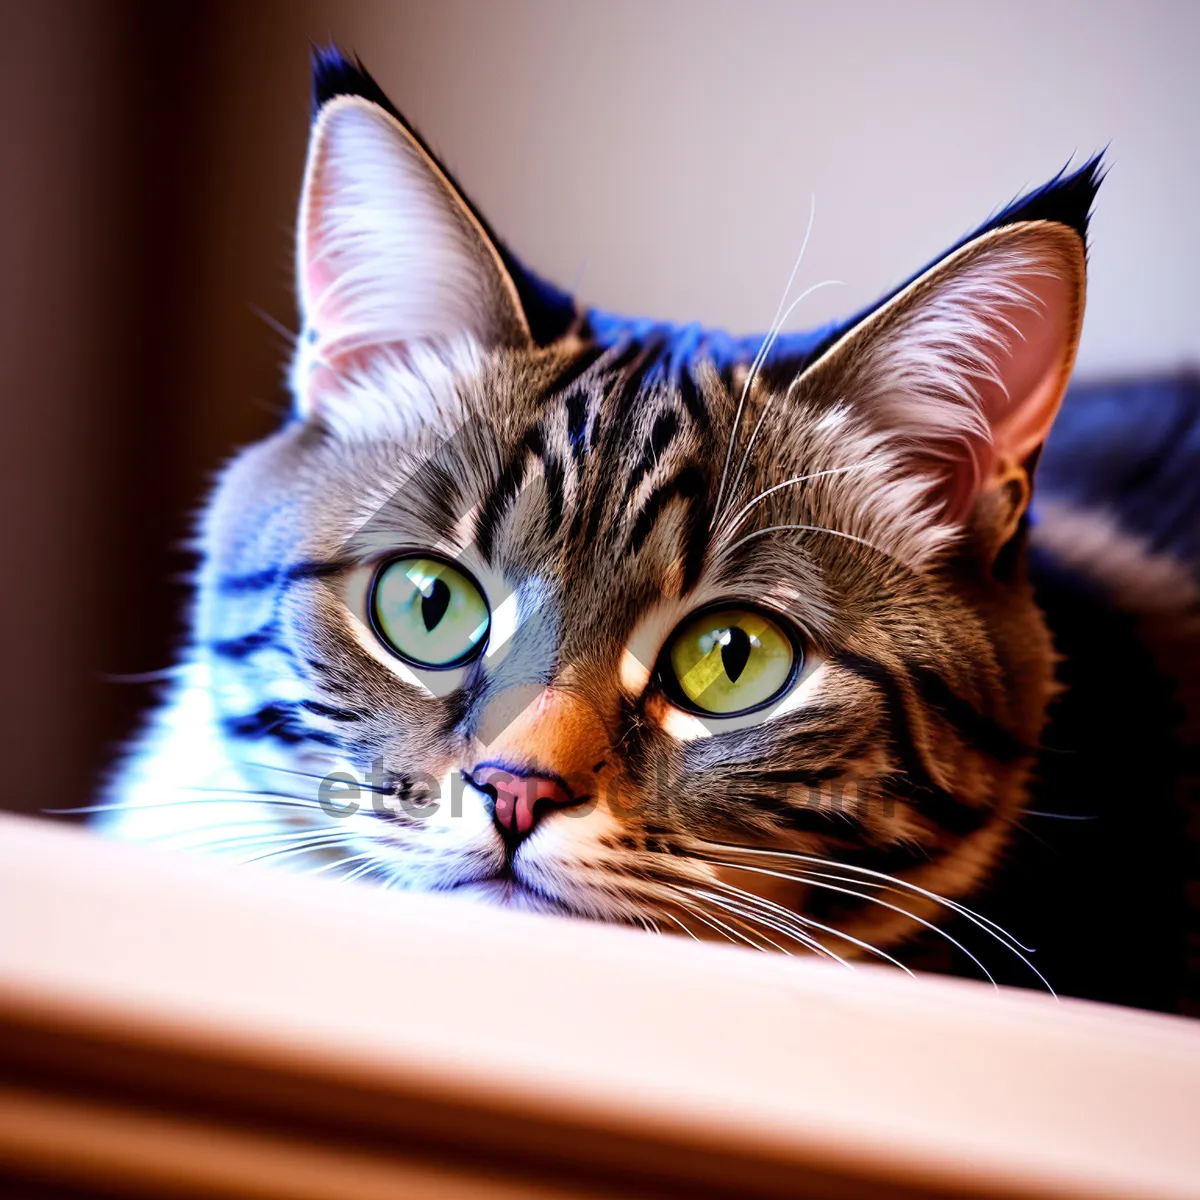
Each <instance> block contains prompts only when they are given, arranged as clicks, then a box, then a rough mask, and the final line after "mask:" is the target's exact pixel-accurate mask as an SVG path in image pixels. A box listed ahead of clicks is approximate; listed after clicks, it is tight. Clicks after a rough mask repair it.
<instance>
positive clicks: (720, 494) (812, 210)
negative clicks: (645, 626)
mask: <svg viewBox="0 0 1200 1200" xmlns="http://www.w3.org/2000/svg"><path fill="white" fill-rule="evenodd" d="M816 216H817V197H816V194H815V193H814V194H813V196H812V197H811V199H810V201H809V205H808V225H807V227H806V228H805V230H804V240H803V241H802V242H801V243H800V253H799V254H797V255H796V261H795V262H794V263H793V264H792V273H791V274H790V275H789V276H788V281H787V286H786V287H785V288H784V289H783V295H782V296H780V298H779V307H778V308H777V309H776V310H775V316H774V317H773V318H772V320H771V326H770V329H769V330H768V332H767V334H766V335H765V336H764V337H763V340H762V343H761V345H760V346H759V348H758V353H757V354H755V356H754V361H753V362H752V363H751V364H750V370H749V371H748V372H747V373H746V379H745V381H744V383H743V384H742V394H741V397H740V399H739V400H738V406H737V411H736V412H735V413H734V415H733V428H732V429H731V430H730V431H729V446H728V448H727V449H726V451H725V466H724V467H723V469H722V471H721V484H720V487H719V488H718V490H717V504H716V508H715V509H714V510H713V511H714V513H719V512H720V511H721V501H722V499H723V498H724V496H725V480H726V478H727V477H728V475H729V464H730V463H731V462H732V461H733V447H734V445H735V444H736V442H737V435H738V429H739V427H740V426H741V423H742V410H743V408H744V407H745V405H746V395H747V393H748V392H749V390H750V382H751V380H752V379H753V378H754V372H755V371H756V370H757V368H758V364H759V360H760V359H761V357H762V354H763V351H764V349H765V348H766V346H767V344H768V342H769V341H770V340H771V332H772V331H774V329H775V327H776V325H777V324H778V323H779V322H780V321H781V320H782V319H783V311H784V307H785V305H786V304H787V298H788V294H789V293H790V292H791V290H792V284H793V283H794V282H795V281H796V274H797V272H798V271H799V270H800V264H801V263H802V262H803V261H804V252H805V250H807V249H808V239H809V238H810V237H811V236H812V231H813V222H814V220H815V219H816Z"/></svg>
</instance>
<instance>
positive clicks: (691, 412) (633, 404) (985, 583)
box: [198, 57, 1096, 954]
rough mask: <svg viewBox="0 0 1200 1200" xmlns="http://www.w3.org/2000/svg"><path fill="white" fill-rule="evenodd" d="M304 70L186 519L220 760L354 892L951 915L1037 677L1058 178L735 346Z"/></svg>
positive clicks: (701, 922) (370, 98) (811, 938)
mask: <svg viewBox="0 0 1200 1200" xmlns="http://www.w3.org/2000/svg"><path fill="white" fill-rule="evenodd" d="M319 66H320V70H319V95H318V99H319V104H318V109H317V114H316V119H315V122H314V126H313V130H312V140H311V145H310V150H309V159H308V167H307V172H306V176H305V181H304V190H303V199H302V203H301V208H300V218H299V230H298V252H297V284H298V291H299V295H300V300H301V306H302V311H303V318H304V326H303V331H302V334H301V338H300V342H299V349H298V353H297V356H296V359H295V362H294V366H293V373H292V384H293V388H294V392H295V397H296V405H297V409H296V414H295V417H294V419H293V420H291V421H290V422H289V423H288V424H287V425H286V426H285V427H284V428H283V429H281V430H280V431H279V432H278V433H277V434H275V435H274V436H273V437H272V438H270V439H269V440H267V441H266V442H264V443H262V444H260V445H258V446H256V447H253V448H252V449H250V450H249V451H248V452H246V453H245V454H243V455H242V456H241V457H240V458H239V460H238V461H237V462H236V463H235V464H234V465H233V466H232V467H231V468H230V470H229V471H228V473H227V475H226V478H225V480H224V483H223V485H222V487H221V489H220V492H219V495H218V498H217V500H216V502H215V504H214V505H213V507H212V509H211V512H210V515H209V519H208V525H207V546H208V550H209V558H208V562H207V565H206V567H205V571H204V575H203V580H202V595H201V604H200V615H199V630H198V642H199V646H200V648H201V650H202V651H204V652H206V653H207V654H208V655H209V657H210V658H211V660H212V662H213V663H214V664H215V667H216V680H217V691H218V696H219V697H220V703H221V705H222V713H223V719H224V721H225V732H226V734H227V736H228V739H229V743H230V745H231V747H232V749H231V754H232V756H233V757H234V758H235V759H241V760H245V761H258V762H262V761H264V760H265V759H266V758H267V757H268V756H269V755H273V756H274V757H273V759H272V762H273V763H274V764H275V765H274V768H273V769H274V770H280V769H282V770H285V771H290V772H295V774H293V775H290V776H288V778H289V779H290V780H291V783H290V784H289V787H290V788H292V789H293V790H294V788H295V787H296V786H297V784H298V783H303V782H304V781H305V780H306V779H308V776H309V775H311V776H312V777H313V780H314V781H315V779H317V778H319V777H322V776H328V775H330V774H331V773H333V772H339V774H338V775H337V777H336V779H335V780H333V781H332V783H331V782H329V781H327V782H326V783H324V784H320V785H318V784H317V783H316V782H311V786H308V787H306V792H305V794H306V795H307V794H308V793H309V792H312V793H313V794H314V795H315V794H316V793H318V792H319V793H320V799H321V800H322V802H323V803H324V807H325V809H326V810H327V811H326V812H320V813H318V815H317V820H318V821H319V822H321V823H322V824H324V825H325V826H330V827H334V828H336V829H339V830H343V831H345V833H346V835H347V837H348V839H349V840H348V841H347V842H346V843H345V844H344V845H343V847H342V848H341V850H340V851H339V852H340V853H345V854H347V855H348V856H349V857H348V858H347V864H348V865H347V872H348V873H357V874H362V875H373V876H374V877H376V878H379V879H387V880H390V881H393V882H394V883H395V884H396V886H402V887H416V888H429V889H450V888H470V889H473V890H474V891H475V892H476V894H480V895H484V896H487V897H492V898H496V899H506V900H508V901H510V902H520V903H526V904H531V905H534V906H542V907H550V908H555V909H558V910H561V911H565V912H571V913H578V914H583V915H590V916H596V917H600V918H605V919H610V920H618V921H628V922H635V923H636V922H644V923H652V924H657V925H659V926H661V927H662V928H663V929H669V928H680V927H682V928H683V929H685V930H687V931H690V932H693V933H697V934H704V933H706V932H712V931H714V930H715V931H718V932H721V933H723V934H724V935H726V936H733V935H736V936H739V937H742V938H744V939H747V940H749V941H751V942H752V943H755V944H759V945H766V944H779V945H782V946H785V947H787V948H796V947H797V946H808V947H809V948H816V946H817V945H819V944H824V945H825V946H826V947H827V948H829V949H830V950H832V951H833V952H835V953H838V954H844V953H846V952H847V951H849V952H851V953H853V952H855V950H856V949H861V948H862V945H863V944H865V943H868V942H869V943H871V944H872V945H875V946H883V945H886V944H887V943H888V942H890V941H893V940H895V939H897V938H898V937H900V936H902V935H903V934H904V933H906V932H908V931H910V930H911V929H913V928H914V922H913V919H912V918H911V917H909V916H908V915H907V914H906V913H902V912H901V911H900V909H901V908H904V907H907V908H908V909H909V910H910V911H912V912H913V913H916V914H918V915H920V914H922V913H924V914H926V915H928V913H930V912H932V911H934V909H935V907H936V905H935V902H934V901H933V900H932V899H931V898H929V897H928V896H927V895H926V892H938V893H942V894H944V895H947V896H951V897H953V896H961V895H963V894H965V893H967V892H968V891H969V890H970V889H971V888H972V886H974V885H975V884H976V883H977V882H978V881H979V880H980V879H981V878H982V877H983V876H984V875H985V874H986V872H987V871H988V869H989V866H990V864H992V863H993V861H994V860H995V858H996V856H997V855H998V853H1000V851H1001V850H1002V848H1003V845H1004V843H1005V841H1006V839H1007V837H1008V833H1009V830H1010V828H1011V826H1012V823H1013V822H1014V820H1015V819H1016V818H1017V817H1018V815H1019V813H1020V811H1021V807H1022V803H1023V800H1024V797H1025V789H1026V786H1027V781H1028V778H1029V773H1030V770H1031V768H1032V766H1033V763H1034V759H1035V755H1036V751H1037V748H1038V742H1039V738H1040V735H1041V732H1042V728H1043V724H1044V721H1045V713H1046V706H1047V703H1048V701H1049V699H1050V697H1051V695H1052V693H1053V689H1054V684H1053V663H1054V656H1053V652H1052V649H1051V646H1050V642H1049V639H1048V636H1047V633H1046V631H1045V627H1044V625H1043V622H1042V620H1041V617H1040V614H1039V613H1038V610H1037V608H1036V606H1035V604H1034V602H1033V599H1032V597H1031V593H1030V589H1029V586H1028V584H1027V581H1026V578H1025V573H1024V564H1023V545H1022V543H1023V536H1024V529H1025V513H1026V509H1027V505H1028V502H1029V498H1030V488H1031V473H1032V470H1033V466H1034V464H1035V462H1036V459H1037V455H1038V451H1039V447H1040V446H1041V443H1042V441H1043V439H1044V438H1045V436H1046V433H1047V431H1048V429H1049V427H1050V423H1051V421H1052V419H1053V417H1054V414H1055V411H1056V408H1057V406H1058V404H1059V401H1060V399H1061V397H1062V394H1063V390H1064V388H1065V386H1066V382H1067V379H1068V376H1069V374H1070V371H1071V367H1072V362H1073V359H1074V356H1075V348H1076V344H1077V341H1078V337H1079V331H1080V322H1081V319H1082V313H1083V304H1084V276H1085V226H1086V213H1087V208H1088V204H1089V203H1090V199H1091V195H1092V192H1093V190H1094V186H1095V179H1096V169H1095V164H1094V163H1093V164H1089V166H1088V167H1087V168H1085V171H1084V172H1083V173H1081V174H1078V175H1076V176H1073V177H1070V178H1067V179H1062V180H1060V181H1058V182H1057V184H1056V185H1054V186H1052V187H1051V188H1050V189H1048V190H1043V191H1042V192H1040V193H1037V194H1035V196H1034V197H1032V198H1030V199H1028V200H1026V201H1025V202H1023V205H1018V206H1015V207H1013V208H1011V209H1009V210H1007V211H1006V213H1005V214H1002V215H1001V217H1000V218H997V219H995V220H994V221H993V222H991V223H990V224H989V226H987V227H986V228H985V229H984V230H983V231H981V232H980V233H978V234H976V235H973V236H972V237H970V238H968V239H966V240H965V241H964V242H962V243H960V244H959V245H958V246H957V247H956V248H955V249H954V250H953V251H951V252H950V253H948V254H947V255H946V256H945V257H944V258H942V259H941V260H940V261H938V262H937V263H935V264H934V265H933V266H932V267H930V268H929V269H927V270H925V271H924V272H923V273H921V274H920V275H919V276H917V277H916V278H915V279H914V280H913V281H911V282H910V283H908V284H907V285H905V286H904V287H902V288H900V289H898V290H897V291H896V292H895V293H894V294H892V295H891V296H890V297H888V298H887V299H886V300H885V301H883V302H882V303H880V304H879V305H878V306H876V307H875V308H873V309H872V310H871V311H869V312H868V313H866V314H863V315H861V316H859V317H858V318H855V320H854V321H852V322H850V323H848V324H847V325H845V326H843V327H841V328H839V329H838V330H836V331H833V332H832V333H827V334H825V335H824V336H823V337H821V338H817V339H810V340H809V342H808V343H806V344H805V346H804V349H803V352H802V353H788V352H785V351H786V350H787V347H786V346H785V348H784V351H779V350H777V351H776V352H774V353H772V354H770V355H768V356H766V357H765V359H764V360H763V361H762V362H761V363H758V362H753V361H751V359H752V354H753V351H752V349H751V350H749V351H747V352H745V353H740V352H739V351H738V347H737V344H736V343H732V342H730V341H729V339H722V338H720V337H718V336H716V335H713V336H711V337H710V336H706V335H704V334H703V333H701V332H698V331H696V330H694V329H685V330H673V329H669V328H667V327H662V326H651V325H649V324H648V323H637V322H632V321H629V322H621V321H619V320H616V319H614V318H612V317H609V316H601V315H600V314H589V313H587V312H583V311H580V312H576V310H575V308H574V306H573V305H572V304H571V302H570V301H569V299H568V298H566V297H565V296H563V295H562V294H561V293H557V292H555V291H554V290H553V289H549V288H545V287H543V286H540V285H538V283H537V281H536V280H534V279H533V277H532V276H530V275H528V274H527V273H526V272H524V271H522V270H521V269H520V268H519V267H518V266H517V265H516V263H515V262H514V260H513V259H512V258H511V256H510V255H509V254H508V253H507V251H505V250H504V249H503V248H502V247H501V246H500V245H499V244H498V243H497V242H496V240H495V239H494V238H493V236H492V235H491V233H490V231H489V230H488V228H487V226H486V224H485V223H484V222H483V221H482V220H481V218H480V217H479V216H478V214H477V213H476V212H475V211H474V210H473V209H472V208H471V207H470V206H469V205H468V203H467V202H466V201H465V200H464V199H463V197H462V195H461V194H460V192H459V191H458V189H457V188H456V186H455V185H454V183H453V181H452V180H451V179H450V178H449V177H448V176H447V175H446V173H445V172H444V170H443V169H442V168H441V167H440V166H439V164H438V163H437V162H436V160H434V159H433V158H432V156H431V155H430V154H429V152H428V151H427V150H426V149H425V147H424V146H423V145H422V144H421V142H420V141H419V140H418V139H417V137H416V136H415V134H413V133H412V131H411V130H410V129H409V128H408V127H407V126H406V125H405V124H404V123H403V121H402V120H401V119H399V117H398V116H397V115H396V114H395V113H394V110H392V109H391V107H390V105H388V103H387V101H386V100H385V99H384V98H383V97H382V95H381V94H380V93H379V92H378V90H377V89H376V88H375V87H374V85H373V84H372V83H371V81H370V80H369V78H368V77H366V76H365V75H364V74H362V73H360V72H358V71H357V70H355V69H352V68H350V67H348V66H347V65H346V64H345V63H344V62H342V61H341V60H340V59H337V58H335V57H326V58H324V59H323V60H322V61H321V63H320V64H319ZM731 346H732V347H733V350H732V351H731V349H730V347H731ZM305 773H307V774H305ZM280 778H281V777H280V776H277V775H276V776H274V786H275V787H276V788H278V787H280V786H281V784H280ZM351 779H353V780H355V781H356V782H354V783H352V782H350V780H351ZM351 810H353V815H345V816H335V815H329V814H333V813H337V812H340V811H345V812H347V814H349V813H350V812H351ZM351 863H353V864H356V865H354V866H353V868H351V866H350V865H349V864H351ZM832 863H836V864H839V865H838V866H837V867H833V866H832V865H830V864H832ZM872 872H884V873H887V874H889V875H896V876H898V877H899V878H901V879H902V880H903V881H904V888H905V890H903V891H902V892H897V893H896V894H895V896H893V897H892V900H891V901H888V896H887V895H884V897H883V900H881V898H880V897H881V893H880V891H879V890H878V884H879V880H880V879H881V878H882V877H881V876H876V875H872V874H871V873H872ZM889 895H890V894H889ZM896 897H900V901H899V902H897V901H896ZM835 928H836V929H837V930H838V931H839V932H838V934H837V935H835V934H834V933H833V930H834V929H835Z"/></svg>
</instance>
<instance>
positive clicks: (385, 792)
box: [238, 759, 395, 796]
mask: <svg viewBox="0 0 1200 1200" xmlns="http://www.w3.org/2000/svg"><path fill="white" fill-rule="evenodd" d="M238 766H241V767H250V768H252V769H254V770H258V771H278V772H279V773H280V774H281V775H297V776H299V777H300V778H301V779H316V780H317V781H318V782H321V783H324V782H325V781H326V780H327V779H328V778H329V777H330V775H333V774H335V773H338V768H337V767H335V768H334V769H333V770H332V771H329V772H327V773H326V774H324V775H318V774H316V772H315V771H298V770H296V769H295V768H294V767H280V766H276V765H275V764H274V763H260V762H251V761H249V760H248V759H240V760H238ZM345 773H346V774H347V775H353V774H354V771H353V770H347V771H346V772H345ZM354 782H355V784H356V786H358V787H359V788H361V789H362V790H363V791H364V792H378V793H379V795H381V796H391V795H393V794H394V791H395V789H394V788H384V787H376V786H375V785H374V784H370V783H364V782H363V781H362V780H361V779H358V778H357V777H356V778H355V780H354Z"/></svg>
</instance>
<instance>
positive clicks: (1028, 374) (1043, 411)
mask: <svg viewBox="0 0 1200 1200" xmlns="http://www.w3.org/2000/svg"><path fill="white" fill-rule="evenodd" d="M1016 282H1017V283H1018V285H1019V286H1021V287H1022V288H1024V289H1025V290H1026V291H1028V292H1029V293H1030V294H1031V296H1032V297H1033V300H1032V303H1031V304H1030V305H1029V306H1025V305H1006V306H1005V307H1004V308H1003V309H1002V310H1001V312H1000V314H999V316H1000V317H1002V318H1003V320H1005V321H1009V322H1011V323H1012V324H1013V325H1014V326H1015V327H1016V329H1017V330H1018V331H1019V336H1018V335H1017V334H1012V336H1011V337H1010V338H1009V340H1008V353H1007V354H1006V355H1001V356H1000V357H999V359H998V361H997V363H996V366H997V368H998V371H999V374H1000V377H1001V378H1002V379H1003V381H1004V386H1005V389H1006V391H1007V395H1005V394H1004V392H1002V391H1001V390H1000V389H999V388H997V387H996V385H995V384H993V383H990V382H989V383H988V384H986V385H985V387H984V392H983V397H982V398H983V401H984V405H985V411H986V413H987V416H988V421H989V423H990V424H991V426H992V436H993V453H994V455H995V456H996V457H999V458H1006V459H1009V460H1010V461H1015V462H1023V461H1024V460H1025V459H1026V458H1028V457H1029V455H1030V454H1032V453H1033V451H1034V450H1036V449H1037V447H1038V446H1040V445H1041V444H1042V442H1043V441H1045V439H1046V436H1047V434H1049V432H1050V426H1051V425H1052V424H1053V422H1054V417H1055V414H1056V413H1057V412H1058V405H1059V401H1060V400H1061V399H1062V391H1063V385H1064V383H1065V378H1064V377H1065V375H1066V373H1067V371H1068V369H1069V368H1070V365H1071V360H1072V358H1073V356H1074V342H1075V336H1076V329H1075V326H1076V323H1077V313H1076V307H1077V301H1076V297H1075V294H1074V292H1075V284H1074V281H1073V280H1071V279H1069V278H1067V277H1065V276H1064V275H1062V274H1060V273H1059V272H1054V273H1053V274H1052V273H1050V271H1049V270H1047V272H1046V273H1045V274H1040V273H1039V274H1028V275H1021V276H1019V277H1018V278H1017V280H1016ZM1003 328H1004V327H1003V326H1001V329H1002V330H1003ZM1008 332H1010V333H1012V331H1011V330H1009V331H1008Z"/></svg>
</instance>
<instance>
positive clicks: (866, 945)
mask: <svg viewBox="0 0 1200 1200" xmlns="http://www.w3.org/2000/svg"><path fill="white" fill-rule="evenodd" d="M722 865H725V866H729V865H731V864H728V863H727V864H722ZM792 917H793V919H795V920H797V921H800V922H801V923H802V924H804V925H807V926H808V927H809V928H812V929H819V930H821V932H822V933H828V934H831V935H832V936H833V937H836V938H840V939H841V940H842V941H844V942H849V943H850V945H852V946H857V947H858V948H859V949H860V950H865V951H866V952H867V953H868V954H874V955H875V956H876V957H878V958H882V959H883V960H884V961H885V962H888V963H891V964H892V966H893V967H899V968H900V970H901V971H903V972H904V973H905V975H912V971H910V970H909V969H908V968H907V967H906V966H905V965H904V964H903V963H902V962H900V961H899V959H895V958H893V957H892V956H891V955H890V954H888V952H887V951H886V950H880V948H879V947H878V946H872V945H871V943H870V942H864V941H863V940H862V939H861V938H856V937H853V936H852V935H851V934H848V933H843V932H842V931H841V930H840V929H834V928H833V927H832V926H831V925H824V924H822V923H821V922H820V921H816V920H814V919H813V918H812V917H806V916H802V915H801V914H800V913H792Z"/></svg>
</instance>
